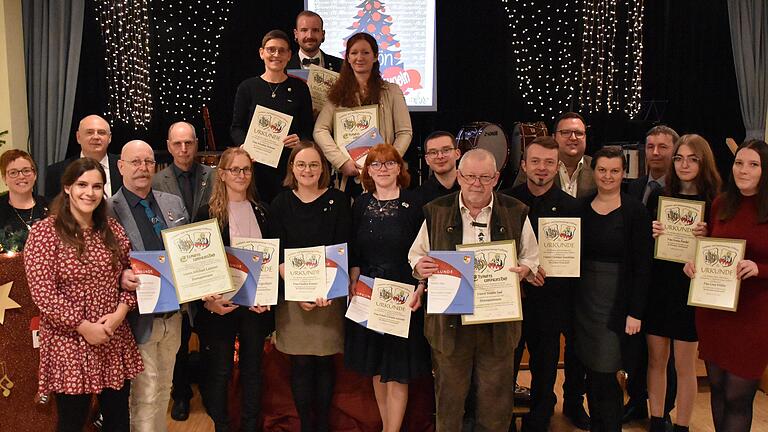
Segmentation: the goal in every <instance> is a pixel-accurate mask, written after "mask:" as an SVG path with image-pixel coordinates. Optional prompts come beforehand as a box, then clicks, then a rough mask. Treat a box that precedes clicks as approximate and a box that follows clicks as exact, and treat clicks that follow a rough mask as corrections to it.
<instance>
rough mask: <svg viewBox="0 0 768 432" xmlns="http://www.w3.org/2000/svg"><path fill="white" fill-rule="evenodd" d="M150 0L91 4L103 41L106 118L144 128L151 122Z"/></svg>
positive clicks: (109, 0)
mask: <svg viewBox="0 0 768 432" xmlns="http://www.w3.org/2000/svg"><path fill="white" fill-rule="evenodd" d="M148 5H149V0H131V1H120V0H101V1H96V2H94V7H95V11H96V22H97V23H98V24H99V27H100V28H101V34H102V37H103V39H104V45H105V47H106V49H105V59H104V64H105V66H106V80H107V90H108V93H109V97H108V104H107V105H108V106H107V112H106V115H107V117H110V118H112V119H117V120H121V121H123V122H125V123H127V124H129V125H133V126H136V127H138V128H143V129H147V127H148V125H149V123H150V121H151V120H152V92H151V77H150V70H149V62H150V43H149V13H148Z"/></svg>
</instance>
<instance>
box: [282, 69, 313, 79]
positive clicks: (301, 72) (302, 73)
mask: <svg viewBox="0 0 768 432" xmlns="http://www.w3.org/2000/svg"><path fill="white" fill-rule="evenodd" d="M286 73H287V74H288V75H291V76H295V77H296V78H299V79H301V80H303V81H304V82H307V80H308V79H309V69H288V70H286Z"/></svg>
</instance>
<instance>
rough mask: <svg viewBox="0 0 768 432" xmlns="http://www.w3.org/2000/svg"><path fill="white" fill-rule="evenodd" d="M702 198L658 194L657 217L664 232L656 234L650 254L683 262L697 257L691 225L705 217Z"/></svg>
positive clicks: (658, 257) (661, 258)
mask: <svg viewBox="0 0 768 432" xmlns="http://www.w3.org/2000/svg"><path fill="white" fill-rule="evenodd" d="M705 207H706V203H705V202H704V201H694V200H686V199H679V198H671V197H665V196H662V197H659V209H658V214H657V216H656V220H658V221H659V222H661V224H662V225H663V226H664V234H662V235H660V236H658V237H656V242H655V245H654V248H653V257H654V258H656V259H660V260H665V261H673V262H679V263H686V262H689V261H693V259H694V257H695V256H696V236H694V235H693V228H694V227H696V224H697V223H698V222H701V221H703V220H704V208H705Z"/></svg>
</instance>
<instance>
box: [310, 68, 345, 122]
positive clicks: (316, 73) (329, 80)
mask: <svg viewBox="0 0 768 432" xmlns="http://www.w3.org/2000/svg"><path fill="white" fill-rule="evenodd" d="M337 79H339V73H338V72H334V71H331V70H328V69H325V68H321V67H320V66H317V65H314V64H311V65H309V75H307V86H308V87H309V95H310V96H311V97H312V110H314V111H318V112H319V111H320V110H322V109H323V106H324V105H325V103H326V102H327V101H328V90H330V89H331V86H333V84H334V83H335V82H336V80H337Z"/></svg>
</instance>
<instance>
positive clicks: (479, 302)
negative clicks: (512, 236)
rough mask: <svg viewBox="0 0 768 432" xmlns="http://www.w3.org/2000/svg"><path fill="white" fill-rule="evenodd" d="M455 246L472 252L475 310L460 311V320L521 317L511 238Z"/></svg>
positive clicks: (517, 279)
mask: <svg viewBox="0 0 768 432" xmlns="http://www.w3.org/2000/svg"><path fill="white" fill-rule="evenodd" d="M456 250H458V251H462V252H466V251H472V252H474V253H475V311H474V313H473V314H471V315H462V316H461V324H462V325H469V324H485V323H495V322H505V321H521V320H522V319H523V306H522V302H521V296H520V279H519V278H518V276H517V273H514V272H512V271H510V268H512V267H517V248H516V246H515V241H514V240H506V241H497V242H490V243H472V244H463V245H457V246H456Z"/></svg>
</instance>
